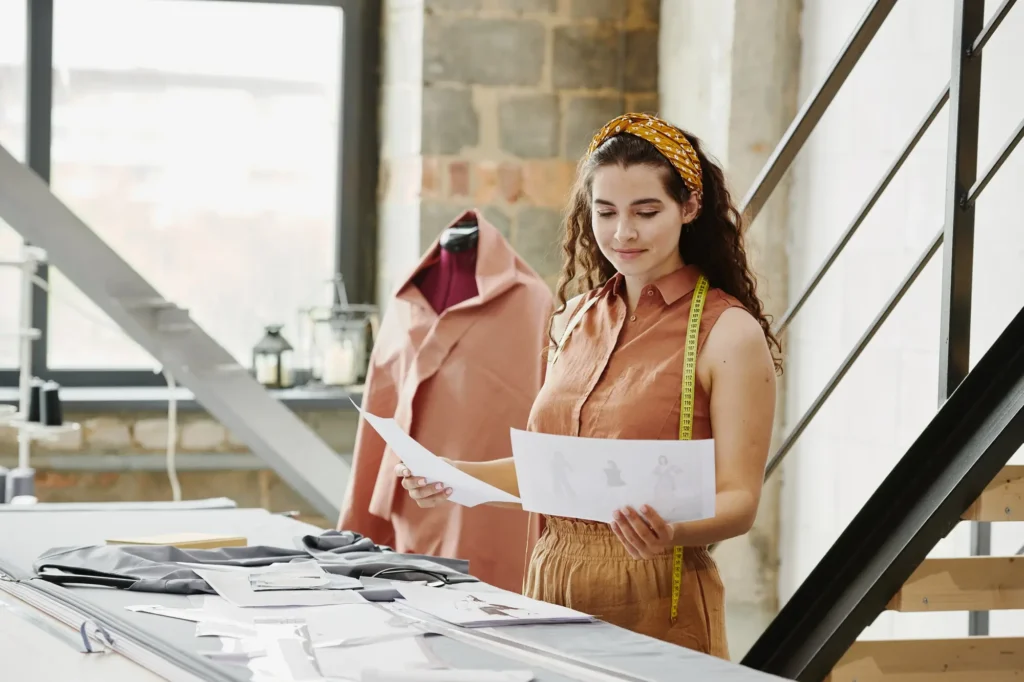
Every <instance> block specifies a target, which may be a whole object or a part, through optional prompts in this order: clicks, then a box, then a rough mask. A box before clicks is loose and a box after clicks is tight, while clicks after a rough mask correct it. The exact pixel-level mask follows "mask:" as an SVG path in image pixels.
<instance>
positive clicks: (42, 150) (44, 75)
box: [25, 0, 53, 374]
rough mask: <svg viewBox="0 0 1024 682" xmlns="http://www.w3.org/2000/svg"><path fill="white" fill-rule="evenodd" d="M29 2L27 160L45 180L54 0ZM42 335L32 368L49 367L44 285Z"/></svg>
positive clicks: (37, 298) (39, 318)
mask: <svg viewBox="0 0 1024 682" xmlns="http://www.w3.org/2000/svg"><path fill="white" fill-rule="evenodd" d="M25 2H27V3H28V8H27V9H28V13H27V15H26V17H27V20H28V41H27V46H28V54H27V55H26V58H27V62H26V63H27V66H28V77H27V79H26V80H27V84H28V93H27V94H28V97H27V107H26V112H25V115H26V119H25V121H26V127H27V133H28V134H27V135H26V148H25V163H26V165H28V167H29V168H31V169H32V170H33V171H35V173H36V175H38V176H39V177H40V178H42V179H43V180H44V181H45V182H47V183H49V182H50V140H51V137H52V134H53V0H25ZM36 276H37V277H38V278H39V279H41V280H43V282H46V281H47V280H48V279H49V268H48V267H47V266H46V264H41V265H40V266H39V267H38V269H37V270H36ZM31 325H32V327H33V328H34V329H38V330H39V334H40V336H39V339H38V340H36V341H35V342H34V343H33V344H32V371H33V373H35V374H38V372H40V371H41V370H45V369H46V355H47V353H46V349H47V347H48V346H47V342H48V335H47V331H48V329H49V297H48V296H47V293H46V289H44V288H43V287H38V286H37V287H33V288H32V321H31Z"/></svg>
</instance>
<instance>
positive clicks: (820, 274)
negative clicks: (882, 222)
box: [775, 84, 949, 334]
mask: <svg viewBox="0 0 1024 682" xmlns="http://www.w3.org/2000/svg"><path fill="white" fill-rule="evenodd" d="M948 101H949V85H948V84H947V85H946V87H945V88H944V89H943V90H942V92H941V93H940V94H939V96H938V97H937V98H936V99H935V102H934V103H933V104H932V106H931V109H929V110H928V113H927V114H925V117H924V118H923V119H921V122H920V123H918V124H917V128H916V129H915V130H914V134H913V135H911V136H910V139H909V140H907V143H906V144H905V145H903V151H901V152H900V154H899V156H897V157H896V160H895V161H893V162H892V165H890V166H889V170H888V171H886V173H885V175H884V176H883V177H882V179H881V180H880V181H879V183H878V184H877V185H875V189H874V190H873V191H872V192H871V194H870V196H868V198H867V201H865V202H864V203H863V205H861V207H860V210H859V211H857V215H855V216H854V218H853V220H852V221H851V222H850V224H849V226H847V228H846V230H845V231H844V232H843V234H842V235H841V236H840V237H839V240H838V241H837V242H836V244H835V246H833V247H832V250H831V251H829V252H828V255H827V256H826V257H825V260H824V261H823V262H822V264H821V265H820V266H818V269H817V270H816V271H815V273H814V275H813V276H812V277H811V280H810V282H808V284H807V286H806V287H805V288H804V290H803V291H802V292H800V295H799V296H797V298H796V301H794V302H793V303H792V304H791V305H790V306H789V309H788V310H786V312H785V313H783V315H782V317H780V318H779V321H778V322H777V323H776V325H775V333H776V334H782V333H783V332H785V331H786V329H787V328H788V327H789V323H790V322H792V321H793V318H794V317H796V314H797V313H799V312H800V309H801V308H803V306H804V304H805V303H807V300H808V299H809V298H810V297H811V294H812V293H814V290H815V289H816V288H817V287H818V284H820V283H821V280H822V278H824V277H825V273H827V272H828V271H829V269H830V268H831V267H832V264H833V263H835V261H836V259H837V258H838V257H839V254H840V253H841V252H842V250H843V249H844V248H846V245H847V244H848V243H849V241H850V239H852V238H853V235H854V234H855V233H856V232H857V229H858V228H860V226H861V225H862V224H863V223H864V220H865V219H866V218H867V217H868V213H870V212H871V209H872V208H874V207H875V204H876V203H878V200H879V199H880V198H881V196H882V193H883V192H885V189H886V188H887V187H888V186H889V183H891V182H892V180H893V178H895V177H896V173H898V172H899V170H900V168H902V167H903V164H904V163H905V162H906V160H907V159H908V158H909V157H910V153H911V152H912V151H914V148H915V147H917V143H918V142H920V141H921V138H922V137H924V134H925V133H926V132H927V131H928V128H929V127H930V126H931V124H932V121H934V120H935V118H936V117H937V116H938V115H939V112H940V111H942V107H944V106H945V105H946V102H948Z"/></svg>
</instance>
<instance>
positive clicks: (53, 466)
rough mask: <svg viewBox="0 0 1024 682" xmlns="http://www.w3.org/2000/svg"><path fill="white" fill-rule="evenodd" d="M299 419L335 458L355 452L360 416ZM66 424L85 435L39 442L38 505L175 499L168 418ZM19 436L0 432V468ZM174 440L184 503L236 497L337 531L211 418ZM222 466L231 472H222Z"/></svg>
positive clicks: (183, 429) (97, 416)
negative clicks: (166, 456)
mask: <svg viewBox="0 0 1024 682" xmlns="http://www.w3.org/2000/svg"><path fill="white" fill-rule="evenodd" d="M298 415H299V417H300V418H301V419H303V421H305V422H306V423H307V424H309V425H310V427H312V428H313V430H314V431H316V432H317V433H318V434H319V435H320V437H321V438H323V439H324V441H325V442H326V443H327V444H328V445H330V446H331V447H332V448H334V449H335V450H336V451H337V452H339V453H351V452H352V444H353V442H354V440H355V429H356V414H355V412H354V411H352V410H303V411H301V412H299V413H298ZM67 420H68V421H74V422H78V423H80V424H81V425H82V428H81V430H79V431H75V432H71V433H67V434H63V435H62V436H60V438H58V439H56V440H54V441H49V442H47V441H41V442H37V443H34V444H33V448H32V462H33V465H34V466H35V468H36V469H37V474H36V488H37V495H38V497H39V498H40V500H42V501H44V502H103V501H133V500H169V499H171V487H170V483H169V481H168V478H167V474H166V472H165V470H164V465H163V459H162V455H163V453H165V452H166V447H167V428H168V423H167V415H166V413H165V412H134V411H131V412H127V411H126V412H116V413H110V412H105V413H70V414H68V415H67ZM16 437H17V436H16V432H15V431H14V430H13V429H3V428H0V464H2V465H4V466H7V467H13V466H14V465H15V464H16V462H17V452H18V446H17V441H16ZM175 442H176V451H177V453H178V456H179V464H178V468H179V479H180V482H181V487H182V495H183V497H184V498H185V499H200V498H205V497H221V496H223V497H230V498H232V499H234V500H235V501H236V502H237V503H238V504H239V506H242V507H262V508H265V509H269V510H270V511H274V512H282V511H298V512H299V513H300V514H301V515H302V516H303V518H304V519H305V520H308V521H310V522H312V523H316V524H319V525H323V526H325V527H333V525H334V523H335V519H323V518H321V517H319V516H317V512H316V511H315V510H314V509H313V508H312V507H311V506H310V505H309V504H308V503H306V502H305V501H304V500H303V499H302V498H301V497H299V496H298V495H296V494H295V492H294V491H293V490H292V489H291V488H290V487H289V486H288V485H287V484H286V483H284V481H282V480H281V479H280V477H278V476H277V474H275V473H274V472H273V471H271V470H269V469H267V468H266V467H265V466H264V465H263V464H262V462H260V461H259V460H257V459H256V458H255V457H254V456H250V457H245V455H248V454H250V453H249V451H248V449H247V448H246V447H245V446H244V445H243V444H242V443H240V442H239V441H238V440H237V439H235V438H234V436H233V435H232V434H231V433H230V432H228V430H227V429H225V428H224V427H223V426H221V425H220V424H219V423H218V422H217V421H215V420H214V419H212V418H211V417H210V416H208V415H207V414H206V413H204V412H186V413H183V414H180V415H179V418H178V428H177V439H176V441H175ZM222 455H236V457H234V458H230V457H220V456H222ZM76 460H77V463H76ZM220 464H223V465H225V468H220V469H218V468H217V467H218V466H219V465H220ZM232 464H235V465H240V467H241V468H235V467H234V466H231V465H232Z"/></svg>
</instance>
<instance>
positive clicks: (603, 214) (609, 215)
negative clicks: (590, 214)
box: [597, 211, 615, 218]
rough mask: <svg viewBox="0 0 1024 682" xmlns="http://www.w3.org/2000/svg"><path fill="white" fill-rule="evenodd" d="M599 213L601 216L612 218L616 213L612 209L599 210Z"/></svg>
mask: <svg viewBox="0 0 1024 682" xmlns="http://www.w3.org/2000/svg"><path fill="white" fill-rule="evenodd" d="M597 215H598V216H600V217H601V218H610V217H611V216H613V215H615V214H614V213H613V212H611V211H598V212H597Z"/></svg>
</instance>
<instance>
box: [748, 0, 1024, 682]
mask: <svg viewBox="0 0 1024 682" xmlns="http://www.w3.org/2000/svg"><path fill="white" fill-rule="evenodd" d="M1015 2H1016V0H1004V1H1003V2H1002V4H1001V5H1000V6H999V7H998V8H997V9H996V11H995V13H994V14H993V15H992V18H991V19H990V20H989V21H988V23H987V24H986V23H985V22H984V13H985V2H984V0H955V2H954V30H953V40H952V43H953V44H952V50H953V60H952V68H951V74H950V81H949V83H948V84H947V85H946V87H945V88H944V89H943V91H942V92H941V93H939V95H938V97H937V98H936V99H935V101H934V103H933V104H932V106H931V107H930V108H929V110H928V111H927V112H926V113H925V115H924V117H923V118H922V119H921V122H920V123H919V124H918V126H917V128H916V129H915V130H914V132H913V133H912V134H911V136H910V138H909V139H908V140H907V142H906V143H905V144H904V146H903V148H902V150H901V151H900V153H899V154H898V155H897V156H896V158H895V160H894V161H893V162H892V164H891V165H890V166H889V168H888V170H887V171H886V172H885V174H884V176H883V177H882V179H881V180H880V181H879V182H878V184H877V185H876V186H875V187H874V189H873V190H872V192H871V194H870V195H869V196H868V197H867V199H866V200H865V201H864V203H863V204H862V205H861V207H860V209H859V210H858V211H857V213H856V215H855V216H854V218H853V219H852V220H851V221H850V223H849V225H848V226H847V227H846V229H845V230H844V231H843V233H842V234H841V235H840V237H839V239H838V241H837V242H836V243H835V245H834V246H833V247H832V249H831V250H830V251H829V252H828V254H827V255H826V257H825V259H824V261H823V262H822V264H821V265H820V266H819V267H818V269H817V270H816V271H815V272H814V274H813V275H812V276H811V278H810V281H809V283H808V284H807V285H806V287H805V288H804V289H803V290H802V291H801V292H800V293H799V294H798V295H797V296H796V297H795V299H794V300H793V302H792V303H791V304H790V306H789V308H788V309H787V310H786V311H785V312H784V313H783V314H782V316H781V317H780V318H779V320H778V321H777V322H776V324H775V325H774V331H775V332H776V333H777V334H782V333H784V332H785V331H786V330H787V329H788V327H789V325H790V324H791V322H792V321H793V319H794V318H795V316H796V315H797V314H798V313H799V312H800V310H801V309H802V308H803V306H804V305H805V304H806V302H807V301H808V299H809V298H810V296H811V295H812V294H813V293H814V291H815V290H816V289H817V287H818V285H819V284H820V283H821V281H822V279H823V278H824V276H825V274H826V273H827V272H828V271H829V270H830V268H831V267H832V265H833V264H834V263H835V261H836V259H837V258H838V256H839V254H840V253H841V252H842V251H843V249H844V248H845V247H846V245H847V244H848V243H849V242H850V239H851V238H852V237H853V235H854V234H855V233H856V232H857V230H858V228H859V227H860V226H861V225H862V224H863V222H864V220H865V218H866V217H867V215H868V213H869V212H870V211H871V209H872V208H873V207H874V206H875V204H876V203H877V202H878V200H879V198H880V197H881V195H882V193H883V192H884V191H885V190H886V188H888V186H889V184H890V183H891V182H892V180H893V178H894V177H895V176H896V174H897V173H898V172H899V170H900V169H901V168H902V167H903V165H904V163H905V162H906V160H907V158H909V156H910V154H911V153H912V152H913V150H914V149H915V147H916V146H917V144H918V142H919V141H920V140H921V138H922V137H923V136H924V134H925V132H926V131H927V130H928V128H929V127H930V126H931V124H932V123H933V122H934V120H935V118H936V117H937V116H938V114H939V112H940V111H941V110H942V108H943V107H944V106H946V105H947V104H949V106H950V115H949V132H948V140H949V142H948V151H947V181H946V192H945V218H944V224H943V225H942V226H941V227H940V229H939V230H938V231H937V233H936V234H935V236H934V237H933V238H932V239H931V240H930V241H929V242H928V244H927V246H926V247H925V249H924V251H923V252H922V254H921V255H920V257H919V258H918V259H917V260H916V261H915V262H914V264H913V266H912V267H911V268H910V271H909V272H908V273H907V274H906V276H905V277H904V278H903V280H902V281H901V282H900V285H899V286H898V287H897V288H896V290H895V291H894V292H893V293H892V295H891V296H890V297H889V299H888V300H887V301H886V303H885V305H884V306H883V307H882V309H881V310H880V311H879V312H878V314H877V315H876V316H875V318H874V320H873V321H872V322H871V324H870V325H868V327H867V329H866V330H865V331H864V333H863V335H862V336H861V337H860V338H859V339H858V341H857V343H856V344H854V346H853V348H852V350H851V351H850V352H849V353H848V355H847V356H846V358H845V359H844V360H843V361H842V362H841V363H840V365H839V367H838V368H837V369H836V371H835V372H834V374H833V375H832V377H831V378H830V379H829V381H828V382H827V383H826V385H825V387H824V388H823V389H822V390H821V392H820V393H819V394H818V396H817V397H816V398H815V399H814V400H813V401H812V402H811V405H810V407H808V408H807V410H806V411H805V412H804V413H803V414H802V415H801V416H800V417H799V419H797V421H796V423H795V425H794V426H793V428H792V429H790V431H789V433H787V434H786V437H785V438H784V439H783V442H782V444H781V445H780V446H779V447H778V448H777V449H776V450H775V451H774V452H773V453H772V455H771V457H770V458H769V461H768V465H767V467H766V471H765V478H766V479H767V478H768V477H770V476H771V475H772V474H773V473H774V471H775V470H776V469H777V468H778V467H779V465H780V464H781V463H782V462H783V460H784V458H785V457H786V455H787V454H788V453H789V452H790V451H791V450H792V448H793V446H794V445H795V444H796V442H797V440H798V439H799V438H800V436H801V435H802V434H803V432H804V431H805V430H806V428H807V427H808V425H809V424H810V423H811V421H812V420H813V419H814V418H815V416H816V415H817V414H818V412H819V411H820V409H821V407H822V406H823V405H824V404H825V402H826V401H827V400H828V398H829V397H830V396H831V395H832V393H833V392H834V391H835V389H836V387H837V386H838V385H839V383H840V382H841V381H842V380H843V378H844V377H845V376H846V374H847V373H848V372H849V370H850V368H851V367H852V366H853V364H854V363H855V362H856V361H857V359H858V358H859V357H860V356H861V354H862V353H863V351H864V349H865V348H866V347H867V345H868V344H869V343H870V342H871V340H872V339H873V338H874V336H875V334H876V333H877V332H878V330H879V329H880V328H881V327H882V325H883V324H884V323H885V321H886V320H887V319H888V318H889V316H890V315H891V313H892V312H893V310H894V309H895V308H896V306H897V305H898V304H899V302H900V301H901V300H902V298H903V297H904V295H905V294H906V293H907V291H908V290H909V289H910V287H911V285H913V283H914V282H915V281H916V280H917V278H918V277H919V276H920V274H921V272H922V271H923V270H924V268H925V266H927V264H928V263H929V262H930V261H931V259H932V257H933V256H934V255H935V254H936V253H937V252H938V251H939V247H940V246H943V245H945V247H946V248H945V249H944V250H943V276H942V323H941V330H940V343H941V351H942V352H941V361H940V368H939V376H940V386H939V396H938V398H939V404H940V405H942V404H943V403H944V402H945V401H946V400H947V399H948V398H949V397H950V396H951V395H952V394H953V392H954V391H955V390H956V388H957V387H958V386H959V385H960V384H961V383H962V382H963V381H964V379H965V377H966V376H967V374H968V371H969V369H970V327H971V290H972V283H973V282H972V280H973V251H974V213H975V205H976V201H977V199H978V197H979V196H980V195H981V193H982V192H983V191H984V190H985V188H986V187H987V186H988V184H989V182H990V181H991V180H992V178H993V177H994V176H995V174H996V173H997V172H998V171H999V169H1000V168H1001V167H1002V165H1003V163H1004V162H1005V161H1006V159H1007V158H1008V157H1009V156H1010V154H1011V153H1013V151H1014V150H1015V149H1016V147H1017V145H1018V144H1019V143H1020V141H1021V139H1022V138H1024V119H1022V120H1021V123H1020V124H1019V125H1018V126H1017V128H1016V130H1015V131H1014V132H1013V134H1012V135H1010V137H1009V138H1008V139H1007V140H1006V141H1005V143H1004V144H1003V146H1002V148H1001V149H1000V151H999V152H998V153H997V154H996V156H995V158H994V159H993V160H992V161H991V163H990V164H989V166H988V167H987V168H986V169H985V170H984V171H983V172H982V173H981V174H980V176H979V174H978V127H979V103H980V99H981V58H982V52H983V50H984V47H985V46H986V45H987V44H988V42H989V40H990V39H991V38H992V36H993V35H994V34H995V32H996V30H997V29H998V28H999V26H1000V24H1001V23H1002V22H1003V20H1004V19H1005V18H1006V16H1007V14H1008V13H1009V12H1010V10H1011V9H1012V8H1013V5H1014V4H1015ZM895 5H896V0H875V2H873V3H872V4H871V6H870V7H869V8H868V10H867V11H866V12H865V14H864V15H863V16H862V18H861V20H860V22H859V24H858V25H857V27H856V29H855V30H854V32H853V34H852V35H851V37H850V39H849V40H848V41H847V43H846V45H845V46H844V47H843V49H842V51H841V53H840V54H839V56H838V57H837V58H836V60H835V62H834V63H833V65H832V67H831V69H830V70H829V72H828V73H827V75H826V76H825V78H824V80H823V81H822V83H821V85H820V86H819V87H818V88H817V90H815V92H814V93H813V94H812V95H811V96H810V97H809V98H808V100H807V102H806V104H805V105H804V106H803V108H802V109H801V111H800V112H799V114H798V115H797V117H796V119H795V120H794V121H793V123H792V124H791V125H790V127H789V129H788V130H787V132H786V134H785V135H784V136H783V139H782V141H781V142H780V143H779V145H778V146H777V147H776V150H775V152H774V153H773V154H772V156H771V158H770V159H769V160H768V162H767V163H766V164H765V167H764V169H763V170H762V171H761V173H760V175H759V176H758V178H757V179H756V180H755V182H754V185H753V187H752V188H751V190H750V191H749V192H748V193H747V195H746V197H744V200H743V204H742V206H741V211H742V212H743V213H744V215H745V216H746V218H747V220H748V221H749V223H752V222H753V221H754V220H755V219H756V217H757V215H758V213H759V212H760V211H761V209H762V208H763V207H764V205H765V204H766V203H767V201H768V200H769V199H770V197H771V195H772V193H773V192H774V190H775V189H776V187H777V186H778V185H779V183H780V182H781V180H782V178H783V177H784V176H785V174H786V172H787V171H788V170H789V168H790V166H791V165H792V163H793V161H794V159H795V158H796V156H797V154H798V153H799V151H800V150H801V149H802V147H803V145H804V144H805V142H806V141H807V139H808V138H809V137H810V135H811V133H812V132H813V131H814V129H815V127H816V126H817V124H818V122H819V121H820V120H821V118H822V116H823V115H824V113H825V111H827V110H828V107H829V105H830V104H831V102H832V101H833V99H834V98H835V96H836V94H837V93H838V91H839V89H840V88H841V87H842V85H843V84H844V83H845V82H846V79H847V77H848V76H849V75H850V73H851V72H852V70H853V68H854V66H855V65H856V64H857V62H858V61H859V59H860V57H861V56H862V55H863V54H864V52H865V50H866V49H867V48H868V46H869V45H870V44H871V42H872V41H873V39H874V37H875V35H876V34H877V32H878V30H879V28H880V27H881V26H882V24H883V23H884V21H885V19H886V18H887V17H888V15H889V13H890V11H891V10H892V9H893V7H894V6H895ZM1022 113H1024V112H1022ZM749 223H748V224H749ZM908 455H909V453H908ZM971 545H972V554H975V555H984V554H988V553H989V551H990V548H989V546H990V531H989V527H988V524H984V523H975V524H972V541H971ZM987 615H988V614H987V613H972V614H971V622H970V634H972V635H975V634H986V633H987V631H988V621H987ZM808 679H810V678H808Z"/></svg>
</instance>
